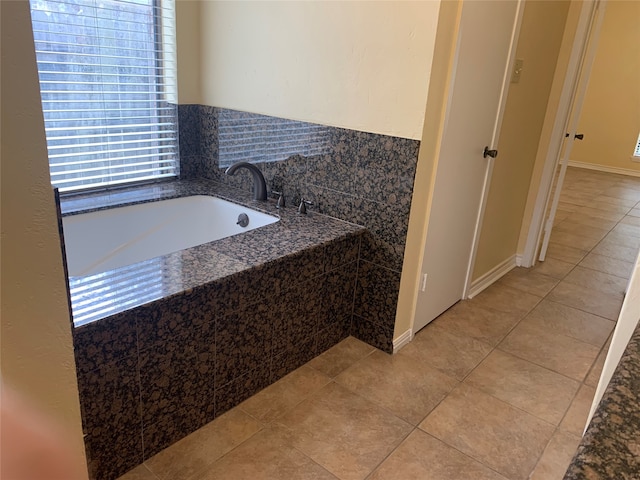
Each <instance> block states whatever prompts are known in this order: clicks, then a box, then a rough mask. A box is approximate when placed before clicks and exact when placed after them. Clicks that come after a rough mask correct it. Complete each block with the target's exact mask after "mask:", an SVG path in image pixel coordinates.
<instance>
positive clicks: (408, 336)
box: [393, 329, 413, 353]
mask: <svg viewBox="0 0 640 480" xmlns="http://www.w3.org/2000/svg"><path fill="white" fill-rule="evenodd" d="M411 340H413V330H411V329H409V330H407V331H406V332H404V333H403V334H402V335H400V336H399V337H398V338H396V339H395V340H394V341H393V353H398V350H400V349H401V348H402V347H404V346H405V345H406V344H408V343H409V342H410V341H411Z"/></svg>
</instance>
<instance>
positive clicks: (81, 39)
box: [30, 0, 179, 191]
mask: <svg viewBox="0 0 640 480" xmlns="http://www.w3.org/2000/svg"><path fill="white" fill-rule="evenodd" d="M30 1H31V14H32V15H31V18H32V24H33V33H34V40H35V45H36V56H37V61H38V72H39V76H40V88H41V96H42V105H43V113H44V117H45V130H46V133H47V146H48V149H49V159H50V172H51V180H52V183H53V185H54V186H58V187H59V188H60V189H61V191H69V190H73V189H80V188H93V187H97V186H107V185H114V184H121V183H125V182H138V181H141V180H148V179H154V178H165V177H167V176H175V175H177V174H178V171H179V167H178V153H177V152H178V148H177V134H178V133H177V132H178V127H177V106H176V105H175V100H174V99H175V98H176V91H177V88H176V72H175V64H174V62H172V61H165V58H171V57H172V56H173V55H175V19H174V6H173V0H135V1H133V0H109V1H107V2H105V1H104V0H30Z"/></svg>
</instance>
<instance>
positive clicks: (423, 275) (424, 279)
mask: <svg viewBox="0 0 640 480" xmlns="http://www.w3.org/2000/svg"><path fill="white" fill-rule="evenodd" d="M426 288H427V274H426V273H423V274H422V285H420V291H421V292H424V291H425V290H426Z"/></svg>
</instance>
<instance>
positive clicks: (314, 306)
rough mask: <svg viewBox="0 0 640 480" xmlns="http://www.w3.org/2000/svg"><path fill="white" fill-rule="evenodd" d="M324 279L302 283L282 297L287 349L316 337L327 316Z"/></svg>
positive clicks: (319, 278)
mask: <svg viewBox="0 0 640 480" xmlns="http://www.w3.org/2000/svg"><path fill="white" fill-rule="evenodd" d="M323 284H324V277H318V278H316V279H312V280H310V281H306V282H300V283H298V284H297V285H296V288H294V289H292V290H289V291H287V293H286V295H284V296H283V297H282V305H283V323H284V324H285V325H286V326H287V327H286V328H287V330H286V331H285V332H284V333H285V338H286V339H287V348H289V349H291V348H293V347H295V346H296V345H299V344H301V343H304V342H306V341H308V340H309V339H310V338H313V337H315V335H316V333H317V329H318V324H319V323H320V321H321V318H323V317H324V316H325V305H326V304H325V302H324V297H323V293H324V291H323Z"/></svg>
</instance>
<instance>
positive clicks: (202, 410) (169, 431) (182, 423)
mask: <svg viewBox="0 0 640 480" xmlns="http://www.w3.org/2000/svg"><path fill="white" fill-rule="evenodd" d="M214 405H215V398H214V394H213V389H212V390H211V391H210V392H209V396H208V398H207V399H206V403H205V404H203V405H201V406H199V405H198V404H197V403H194V404H191V405H188V406H185V407H183V408H182V409H180V410H179V411H176V412H174V413H172V414H170V415H169V414H167V415H159V416H158V417H157V419H156V420H155V422H154V423H151V424H146V423H145V424H144V426H143V428H142V431H143V437H144V441H143V452H144V459H145V460H148V459H149V458H151V457H153V456H154V455H155V454H156V453H158V452H160V451H161V450H164V449H165V448H167V447H168V446H170V445H172V444H173V443H175V442H177V441H178V440H180V439H182V438H184V437H186V436H187V435H189V434H190V433H192V432H195V431H196V430H197V429H199V428H201V427H203V426H204V425H206V424H207V423H209V422H211V421H212V420H213V419H214V418H215V417H216V415H215V414H214V413H215V409H214Z"/></svg>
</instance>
